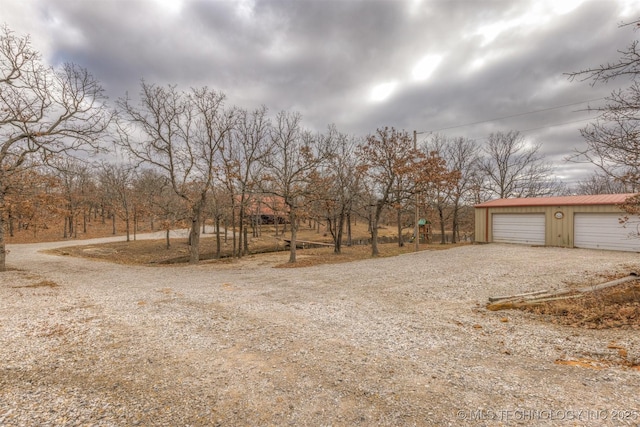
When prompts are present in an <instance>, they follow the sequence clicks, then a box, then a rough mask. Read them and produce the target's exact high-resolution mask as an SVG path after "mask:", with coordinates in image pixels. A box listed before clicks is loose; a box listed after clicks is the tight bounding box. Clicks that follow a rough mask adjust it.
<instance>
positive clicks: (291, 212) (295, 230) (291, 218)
mask: <svg viewBox="0 0 640 427" xmlns="http://www.w3.org/2000/svg"><path fill="white" fill-rule="evenodd" d="M289 221H290V222H291V245H290V247H289V263H290V264H293V263H295V262H296V238H297V234H298V226H297V224H296V214H295V211H294V209H293V208H292V207H290V209H289Z"/></svg>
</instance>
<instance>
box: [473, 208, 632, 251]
mask: <svg viewBox="0 0 640 427" xmlns="http://www.w3.org/2000/svg"><path fill="white" fill-rule="evenodd" d="M557 212H561V213H562V218H556V217H555V214H556V213H557ZM578 212H580V213H588V212H595V213H606V212H615V213H620V214H621V215H622V212H621V211H620V209H619V208H618V207H617V206H616V205H571V206H526V207H496V208H491V207H478V208H476V209H475V221H476V223H475V241H476V242H492V241H493V238H492V236H493V230H492V229H491V224H492V223H493V221H492V215H493V214H496V213H513V214H515V213H544V214H545V223H546V228H545V245H547V246H562V247H568V248H572V247H573V246H574V236H573V229H574V224H573V217H574V214H575V213H578Z"/></svg>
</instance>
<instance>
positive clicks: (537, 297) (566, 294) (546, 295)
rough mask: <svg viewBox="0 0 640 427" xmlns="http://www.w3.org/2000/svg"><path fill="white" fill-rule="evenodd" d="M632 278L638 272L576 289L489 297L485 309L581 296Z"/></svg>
mask: <svg viewBox="0 0 640 427" xmlns="http://www.w3.org/2000/svg"><path fill="white" fill-rule="evenodd" d="M633 280H638V274H637V273H635V272H631V273H629V275H628V276H627V277H623V278H621V279H616V280H611V281H609V282H605V283H601V284H599V285H593V286H585V287H582V288H577V289H563V290H560V291H555V292H548V291H535V292H527V293H524V294H516V295H510V296H500V297H489V304H487V310H490V311H498V310H509V309H514V308H520V307H525V306H532V305H537V304H542V303H545V302H550V301H558V300H567V299H576V298H582V297H584V296H585V295H586V294H587V293H589V292H594V291H599V290H601V289H606V288H611V287H613V286H618V285H621V284H623V283H627V282H631V281H633Z"/></svg>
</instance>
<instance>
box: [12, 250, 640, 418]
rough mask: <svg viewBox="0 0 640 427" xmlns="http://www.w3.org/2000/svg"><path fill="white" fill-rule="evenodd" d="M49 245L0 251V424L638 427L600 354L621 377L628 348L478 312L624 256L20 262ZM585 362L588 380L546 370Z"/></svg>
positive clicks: (583, 276) (634, 403)
mask: <svg viewBox="0 0 640 427" xmlns="http://www.w3.org/2000/svg"><path fill="white" fill-rule="evenodd" d="M64 244H77V242H70V243H48V244H38V245H14V246H11V247H10V248H9V249H10V250H11V253H10V254H9V261H10V265H11V266H12V267H16V268H17V269H18V270H16V271H10V272H6V273H1V274H0V425H2V426H5V425H6V426H19V425H25V426H32V425H33V426H35V425H38V426H53V425H55V426H58V425H69V426H74V425H83V426H84V425H92V426H128V425H145V426H155V425H158V426H160V425H162V426H165V425H166V426H187V425H192V426H209V425H222V426H243V425H246V426H259V425H260V426H266V425H274V426H284V425H295V426H298V425H313V426H320V425H335V426H342V425H344V426H353V425H361V426H373V425H389V426H401V425H417V426H423V425H424V426H428V425H437V426H443V425H456V426H457V425H528V426H539V425H549V426H551V425H571V426H574V425H580V426H582V425H593V426H601V425H633V426H638V425H640V412H639V411H640V399H639V397H638V396H639V389H640V388H639V384H640V371H638V370H636V369H633V368H630V367H626V366H624V365H623V364H621V362H622V359H621V357H620V351H619V350H620V349H619V348H611V347H620V348H624V349H625V350H627V353H628V356H627V360H635V361H636V362H640V336H639V335H640V334H638V332H637V331H631V330H609V331H606V330H605V331H597V330H579V329H572V328H569V327H564V326H558V325H552V324H546V323H542V322H541V321H540V320H539V319H537V318H535V317H534V316H532V315H530V314H527V313H522V312H511V311H508V312H505V311H503V312H488V311H487V310H485V309H484V305H485V303H486V301H487V298H488V297H489V296H493V295H501V294H512V293H518V292H526V291H535V290H540V289H555V288H559V287H564V286H566V285H567V284H570V283H581V284H585V283H588V282H589V281H590V280H595V279H596V278H597V274H598V273H602V272H617V271H625V272H627V271H630V270H633V269H637V268H638V267H639V266H640V257H639V255H638V254H632V253H618V252H607V251H590V250H579V249H562V248H542V247H526V246H510V245H499V244H491V245H473V246H464V247H457V248H453V249H449V250H444V251H432V252H420V253H417V254H409V255H403V256H400V257H395V258H382V259H375V260H367V261H361V262H354V263H348V264H337V265H328V266H318V267H311V268H299V269H275V268H272V266H273V265H274V264H276V263H277V262H284V261H285V260H286V259H287V254H276V255H263V256H256V257H251V258H248V259H245V260H243V261H240V262H236V263H233V264H230V263H227V264H215V263H209V264H201V265H199V266H195V267H194V266H178V267H176V266H166V267H142V266H122V265H115V264H111V263H107V262H99V261H90V260H86V259H75V258H70V257H56V256H51V255H45V254H42V253H39V252H38V250H39V249H42V248H50V247H57V246H61V245H64ZM299 255H304V251H301V252H300V253H299ZM55 285H57V286H55ZM612 344H613V345H612ZM585 359H588V360H597V361H600V362H601V367H602V369H593V368H587V367H580V366H568V365H562V364H558V363H556V361H558V360H575V361H580V360H585ZM636 364H637V363H636ZM625 411H626V412H625Z"/></svg>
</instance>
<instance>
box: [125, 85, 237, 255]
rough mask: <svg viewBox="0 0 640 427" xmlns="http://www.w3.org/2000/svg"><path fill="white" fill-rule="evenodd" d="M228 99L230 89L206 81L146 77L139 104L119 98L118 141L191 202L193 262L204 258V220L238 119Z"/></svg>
mask: <svg viewBox="0 0 640 427" xmlns="http://www.w3.org/2000/svg"><path fill="white" fill-rule="evenodd" d="M224 100H225V96H224V94H222V93H220V92H217V91H215V90H211V89H208V88H206V87H204V88H199V89H192V90H191V91H189V92H180V91H178V90H177V89H176V87H175V86H168V87H160V86H156V85H153V84H147V83H145V82H144V81H143V82H142V83H141V93H140V105H139V106H134V105H132V103H131V101H130V100H129V99H128V98H125V99H120V100H119V101H118V106H119V108H120V113H121V115H122V118H123V119H124V121H122V120H121V121H120V123H119V127H118V131H119V141H118V143H120V144H121V145H122V146H124V147H125V148H126V149H127V150H128V152H129V153H130V154H131V155H132V157H133V158H134V159H135V160H136V161H138V162H139V163H145V164H148V165H151V166H152V167H154V168H156V169H157V170H158V171H162V173H164V174H165V176H166V177H167V179H168V181H169V183H170V184H171V187H172V188H173V190H174V192H175V193H176V194H177V195H178V196H179V197H180V198H182V199H183V200H184V201H185V203H186V204H187V206H188V210H189V212H190V214H189V216H190V233H189V244H190V254H189V262H190V263H197V262H198V261H199V260H200V231H201V227H200V226H201V221H202V214H203V210H204V208H205V206H206V201H207V197H208V195H209V192H210V191H211V188H212V186H213V178H214V167H215V163H216V161H217V156H218V155H219V149H220V146H221V144H222V141H223V140H224V138H226V136H227V135H228V134H229V133H230V132H231V130H232V129H233V126H234V125H235V120H236V113H235V110H225V109H224ZM125 123H126V124H125ZM138 138H140V139H138Z"/></svg>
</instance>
